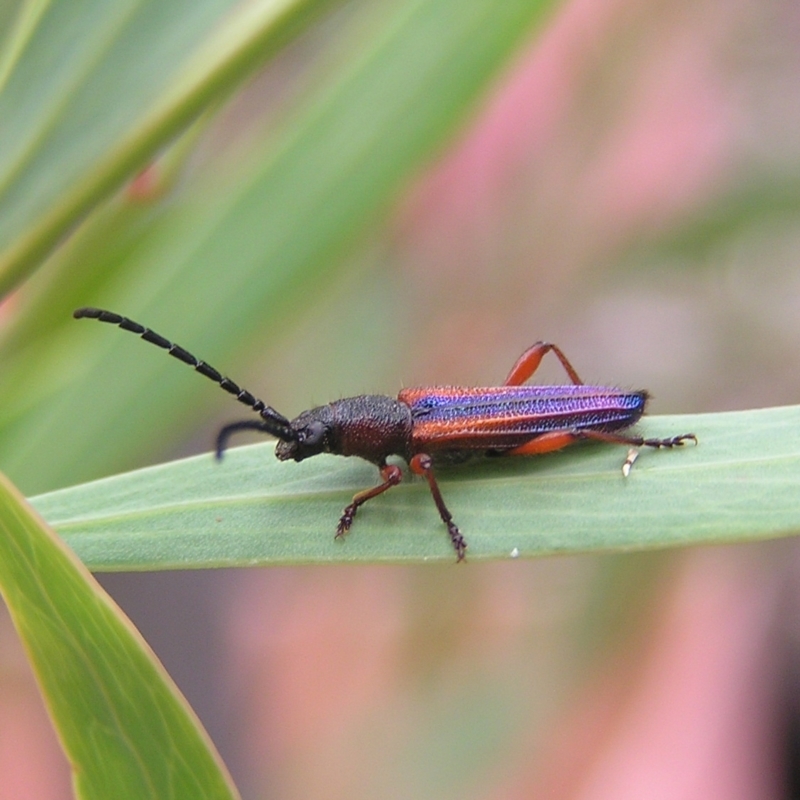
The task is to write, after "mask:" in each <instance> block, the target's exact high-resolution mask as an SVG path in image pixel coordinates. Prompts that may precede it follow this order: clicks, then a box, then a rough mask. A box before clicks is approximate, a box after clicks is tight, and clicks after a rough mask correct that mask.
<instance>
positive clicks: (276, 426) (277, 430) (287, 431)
mask: <svg viewBox="0 0 800 800" xmlns="http://www.w3.org/2000/svg"><path fill="white" fill-rule="evenodd" d="M72 316H73V317H75V319H83V318H87V319H96V320H99V321H100V322H108V323H110V324H111V325H117V326H119V327H120V328H122V330H124V331H130V332H131V333H135V334H137V335H138V336H141V338H142V339H144V340H145V341H146V342H150V344H154V345H156V346H157V347H161V348H162V349H164V350H166V351H167V352H168V353H169V354H170V355H171V356H174V357H175V358H177V359H178V360H179V361H183V363H184V364H188V365H189V366H190V367H194V369H195V370H196V371H197V372H199V373H200V374H201V375H205V377H206V378H209V379H210V380H212V381H214V383H217V384H219V385H220V386H221V387H222V388H223V389H224V390H225V391H226V392H228V393H229V394H232V395H235V396H236V399H237V400H238V401H239V402H240V403H244V405H246V406H249V407H250V408H252V409H253V411H255V412H257V413H258V414H259V415H260V416H261V421H260V422H256V421H255V420H253V421H248V422H247V423H240V422H235V423H233V424H231V425H226V426H225V427H224V428H223V429H222V431H220V436H219V438H218V441H217V457H218V458H219V457H221V455H222V450H223V449H224V446H225V443H226V441H227V434H229V433H232V432H233V431H235V430H241V429H243V428H254V429H256V430H260V431H263V432H264V433H269V434H271V435H272V436H275V437H277V438H278V439H281V440H283V441H284V442H290V441H295V440H296V439H297V433H295V431H294V430H292V426H291V424H290V422H289V420H288V419H286V417H284V416H283V414H279V413H278V412H277V411H276V410H275V409H274V408H271V407H270V406H268V405H267V404H266V403H265V402H264V401H263V400H259V399H258V398H257V397H255V396H254V395H252V394H251V393H250V392H248V391H247V390H246V389H240V388H239V386H237V385H236V384H235V383H234V382H233V381H232V380H231V379H230V378H226V377H225V376H224V375H222V374H221V373H220V372H218V371H217V370H215V369H214V367H212V366H211V365H210V364H206V362H205V361H200V360H199V359H197V358H195V357H194V356H193V355H192V354H191V353H190V352H189V351H188V350H184V349H183V348H182V347H180V346H178V345H177V344H174V343H173V342H170V341H169V340H168V339H165V338H164V337H163V336H160V335H159V334H157V333H156V332H155V331H152V330H150V328H145V326H144V325H140V324H139V323H138V322H134V321H133V320H132V319H128V318H127V317H123V316H122V315H120V314H115V313H114V312H113V311H104V310H103V309H101V308H79V309H77V310H75V311H73V313H72Z"/></svg>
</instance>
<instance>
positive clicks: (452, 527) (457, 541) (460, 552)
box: [447, 522, 467, 563]
mask: <svg viewBox="0 0 800 800" xmlns="http://www.w3.org/2000/svg"><path fill="white" fill-rule="evenodd" d="M447 532H448V533H449V534H450V541H451V542H452V543H453V548H454V549H455V551H456V563H458V562H459V561H463V560H464V556H465V555H466V553H467V540H466V539H465V538H464V537H463V536H462V535H461V531H460V530H459V529H458V527H457V526H456V524H455V523H454V522H448V523H447Z"/></svg>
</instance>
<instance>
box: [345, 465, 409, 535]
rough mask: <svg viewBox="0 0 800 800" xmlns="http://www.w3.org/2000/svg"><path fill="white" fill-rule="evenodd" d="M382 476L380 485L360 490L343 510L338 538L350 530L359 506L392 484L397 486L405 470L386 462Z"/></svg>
mask: <svg viewBox="0 0 800 800" xmlns="http://www.w3.org/2000/svg"><path fill="white" fill-rule="evenodd" d="M381 478H383V483H381V484H379V485H378V486H373V487H372V489H365V490H364V491H363V492H359V493H358V494H357V495H356V496H355V497H354V498H353V502H352V503H350V505H349V506H347V508H345V510H344V512H342V518H341V519H340V520H339V524H338V525H337V527H336V538H337V539H341V537H342V536H344V535H345V534H346V533H347V531H349V530H350V526H351V525H352V524H353V519H354V518H355V515H356V511H358V508H359V506H363V505H364V503H366V502H367V500H371V499H372V498H373V497H377V496H378V495H379V494H383V493H384V492H385V491H386V490H387V489H391V488H392V486H397V484H398V483H400V481H401V480H403V470H401V469H400V467H398V466H396V465H395V464H384V465H383V466H382V467H381Z"/></svg>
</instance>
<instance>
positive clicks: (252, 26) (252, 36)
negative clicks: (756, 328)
mask: <svg viewBox="0 0 800 800" xmlns="http://www.w3.org/2000/svg"><path fill="white" fill-rule="evenodd" d="M323 4H324V0H255V2H250V3H234V2H231V0H200V1H199V2H198V0H192V2H186V0H177V1H176V2H170V3H153V2H148V0H127V1H126V0H114V1H113V2H108V0H90V2H87V3H83V4H80V5H78V4H75V3H73V2H70V0H55V2H51V3H46V4H42V3H24V4H22V5H21V6H20V12H19V17H18V19H17V22H16V24H15V26H14V28H13V29H12V31H11V32H10V33H9V35H8V37H7V39H6V40H5V42H4V43H3V44H4V50H3V51H2V53H0V120H2V124H0V294H3V293H5V292H7V291H8V290H9V289H10V288H12V287H13V286H14V285H15V283H16V282H17V281H19V280H20V278H22V277H23V276H24V275H25V274H26V272H28V271H29V270H31V269H32V268H33V267H34V266H35V265H36V264H37V262H38V261H39V260H41V259H42V258H43V257H44V256H45V255H47V253H48V252H49V250H50V249H51V248H53V247H54V246H55V245H56V244H57V243H58V241H59V240H60V239H61V238H62V237H63V236H64V234H65V233H66V232H67V231H68V230H69V229H70V228H71V227H72V226H74V225H75V224H76V222H77V221H78V220H79V219H80V218H81V217H82V216H83V215H84V214H86V213H87V212H88V211H89V210H90V209H91V208H92V207H93V206H94V205H96V204H97V203H98V202H99V201H100V200H101V199H103V197H104V196H106V195H107V194H108V193H109V192H111V191H112V190H113V189H114V188H115V187H117V186H118V185H119V184H120V183H121V182H122V181H123V180H124V179H125V178H126V177H128V176H129V175H130V174H131V173H132V172H133V171H135V170H136V169H137V168H140V167H142V166H143V165H144V164H145V163H147V160H148V159H150V158H152V157H153V156H154V154H155V153H156V152H157V151H158V149H159V148H160V147H163V146H164V145H165V144H166V143H167V142H168V141H170V140H171V139H172V138H174V137H175V136H176V135H177V134H178V133H179V132H180V131H181V130H183V129H184V128H185V127H186V126H187V125H188V124H189V123H190V122H191V121H192V120H193V119H194V118H195V117H197V115H198V114H200V113H201V112H202V111H203V110H204V109H206V108H208V107H209V106H210V105H211V104H213V103H214V102H216V101H218V100H219V98H220V97H223V96H225V95H226V94H227V93H229V92H230V91H231V90H232V89H233V88H234V87H235V86H236V85H238V84H239V83H240V82H241V81H242V79H243V78H244V77H245V76H246V75H247V74H248V73H249V72H251V71H252V69H253V68H254V67H255V66H256V65H257V64H258V63H259V62H261V61H263V60H264V59H265V58H266V56H267V55H269V54H270V53H271V52H273V51H274V49H275V48H276V47H277V46H278V45H280V44H281V43H283V42H284V41H285V40H286V39H287V38H288V37H289V36H290V35H291V34H292V33H293V32H295V31H296V30H298V29H301V28H302V27H303V25H304V23H305V22H306V19H307V17H308V16H309V15H310V13H311V12H312V11H313V10H315V9H316V8H317V7H319V6H321V5H323Z"/></svg>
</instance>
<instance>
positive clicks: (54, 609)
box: [0, 477, 238, 800]
mask: <svg viewBox="0 0 800 800" xmlns="http://www.w3.org/2000/svg"><path fill="white" fill-rule="evenodd" d="M0 592H2V595H3V598H4V599H5V601H6V603H7V605H8V608H9V610H10V612H11V616H12V618H13V620H14V624H15V625H16V628H17V630H18V631H19V633H20V635H21V637H22V639H23V642H24V644H25V647H26V649H27V651H28V653H29V655H30V658H31V662H32V664H33V667H34V670H35V671H36V675H37V678H38V680H39V683H40V685H41V688H42V692H43V694H44V697H45V700H46V702H47V705H48V707H49V710H50V714H51V717H52V719H53V722H54V724H55V726H56V729H57V731H58V734H59V737H60V739H61V743H62V745H63V747H64V750H65V751H66V754H67V757H68V759H69V761H70V764H71V766H72V770H73V782H74V786H75V789H76V794H77V796H78V797H81V798H87V799H89V798H91V800H109V798H114V800H125V798H130V800H141V799H142V798H145V797H146V798H154V799H155V798H179V797H186V798H189V797H191V798H193V800H203V798H215V799H217V800H225V798H235V797H237V796H238V795H237V792H236V790H235V788H234V787H233V786H232V784H231V783H230V779H229V778H228V776H227V772H226V770H225V767H224V766H223V765H222V763H221V762H220V761H219V757H218V756H217V754H216V752H215V750H214V747H213V745H212V744H211V742H210V741H209V740H208V738H207V736H206V734H205V732H204V731H203V729H202V726H201V725H200V722H199V721H198V720H197V718H196V717H195V716H194V714H193V712H192V711H191V709H190V708H189V707H188V706H187V705H186V703H185V701H184V700H183V698H182V697H181V695H180V693H179V692H178V690H177V688H176V687H175V686H174V684H173V683H172V681H171V679H170V678H169V676H168V675H167V674H166V673H165V672H164V670H163V669H162V667H161V665H160V664H159V663H158V661H157V660H156V658H155V656H154V655H153V653H152V652H151V651H150V649H149V648H148V646H147V645H146V644H145V642H144V641H143V640H142V638H141V637H140V636H139V634H138V632H137V631H136V629H135V628H134V627H133V626H132V625H131V624H130V622H129V621H128V620H127V619H126V618H125V617H124V615H123V614H122V612H121V611H120V610H119V609H118V608H117V607H116V606H115V605H114V603H113V601H112V600H111V599H110V598H109V597H108V595H106V593H105V592H104V591H103V589H102V588H101V587H100V586H99V585H98V584H97V583H96V581H95V580H94V578H92V576H91V575H90V574H89V573H88V572H87V571H86V569H85V568H84V567H83V565H82V564H80V562H79V561H78V560H77V559H76V558H75V556H74V555H73V554H72V553H71V552H69V550H68V549H67V548H66V547H65V546H64V545H63V543H62V542H60V541H59V540H58V538H57V537H55V536H53V535H52V533H51V532H50V531H49V530H48V529H47V527H46V526H45V525H44V524H43V523H42V521H41V520H40V519H39V518H38V517H37V515H36V514H35V513H33V511H32V510H31V509H30V507H29V506H28V505H27V504H26V503H25V501H24V500H23V498H22V497H21V496H20V495H19V494H18V493H17V491H16V490H15V489H14V487H13V486H12V485H11V484H10V483H8V481H7V480H6V479H5V478H4V477H0Z"/></svg>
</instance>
